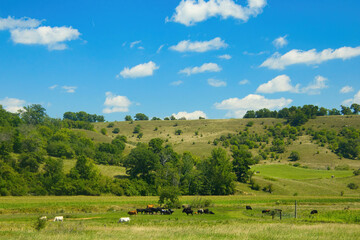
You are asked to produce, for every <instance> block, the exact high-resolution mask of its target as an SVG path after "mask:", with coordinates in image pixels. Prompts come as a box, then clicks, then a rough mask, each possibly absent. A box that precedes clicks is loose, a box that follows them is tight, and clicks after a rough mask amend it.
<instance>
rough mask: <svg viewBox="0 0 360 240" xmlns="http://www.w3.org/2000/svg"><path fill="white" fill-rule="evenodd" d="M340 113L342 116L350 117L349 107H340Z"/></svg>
mask: <svg viewBox="0 0 360 240" xmlns="http://www.w3.org/2000/svg"><path fill="white" fill-rule="evenodd" d="M341 113H342V114H343V115H351V114H352V111H351V109H350V108H349V107H346V106H344V105H341Z"/></svg>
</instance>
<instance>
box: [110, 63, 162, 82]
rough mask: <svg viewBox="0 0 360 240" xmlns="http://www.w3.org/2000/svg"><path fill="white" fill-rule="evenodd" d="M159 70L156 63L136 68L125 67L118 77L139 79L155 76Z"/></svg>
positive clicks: (140, 65) (144, 64)
mask: <svg viewBox="0 0 360 240" xmlns="http://www.w3.org/2000/svg"><path fill="white" fill-rule="evenodd" d="M157 69H159V66H157V65H156V64H155V63H154V62H152V61H150V62H148V63H143V64H139V65H136V66H135V67H132V68H128V67H125V68H124V69H123V70H122V71H121V72H120V73H119V74H118V75H117V76H116V77H118V78H119V77H120V76H121V77H123V78H139V77H148V76H152V75H153V74H154V71H155V70H157Z"/></svg>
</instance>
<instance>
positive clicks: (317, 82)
mask: <svg viewBox="0 0 360 240" xmlns="http://www.w3.org/2000/svg"><path fill="white" fill-rule="evenodd" d="M327 80H328V79H327V78H325V77H323V76H320V75H319V76H316V77H315V79H314V81H313V82H312V83H310V84H309V85H308V86H307V87H304V88H302V89H300V92H301V93H307V94H310V95H314V94H320V90H321V89H324V88H328V85H326V82H327Z"/></svg>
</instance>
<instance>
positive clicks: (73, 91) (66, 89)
mask: <svg viewBox="0 0 360 240" xmlns="http://www.w3.org/2000/svg"><path fill="white" fill-rule="evenodd" d="M61 88H62V89H64V90H65V91H66V92H67V93H75V90H76V89H77V87H75V86H62V87H61Z"/></svg>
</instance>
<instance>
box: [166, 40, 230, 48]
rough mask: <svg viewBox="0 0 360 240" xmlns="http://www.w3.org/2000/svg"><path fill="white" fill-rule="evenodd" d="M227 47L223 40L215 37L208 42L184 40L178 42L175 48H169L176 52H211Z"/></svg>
mask: <svg viewBox="0 0 360 240" xmlns="http://www.w3.org/2000/svg"><path fill="white" fill-rule="evenodd" d="M227 46H228V44H227V43H225V41H224V40H221V38H219V37H216V38H214V39H212V40H209V41H203V42H201V41H195V42H191V41H190V40H184V41H181V42H179V43H178V44H177V45H175V46H171V47H170V49H171V50H174V51H177V52H207V51H211V50H218V49H220V48H226V47H227Z"/></svg>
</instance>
